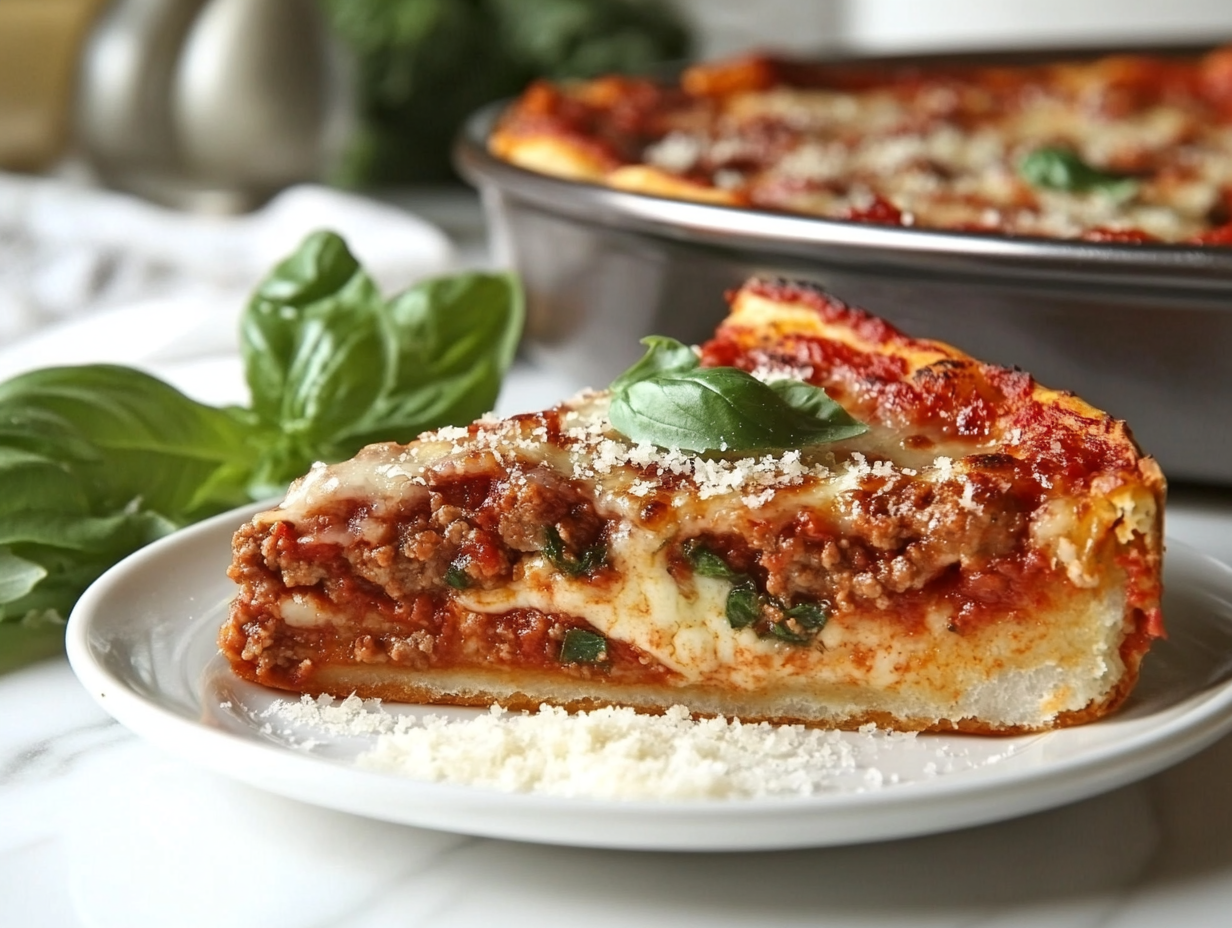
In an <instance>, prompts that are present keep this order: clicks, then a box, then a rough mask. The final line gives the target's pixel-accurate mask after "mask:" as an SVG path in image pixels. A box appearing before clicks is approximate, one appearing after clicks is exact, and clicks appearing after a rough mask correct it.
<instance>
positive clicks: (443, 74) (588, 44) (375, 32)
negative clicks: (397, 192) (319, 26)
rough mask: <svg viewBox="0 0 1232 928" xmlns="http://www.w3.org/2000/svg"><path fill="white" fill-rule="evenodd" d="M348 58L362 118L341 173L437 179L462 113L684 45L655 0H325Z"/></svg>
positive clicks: (369, 179)
mask: <svg viewBox="0 0 1232 928" xmlns="http://www.w3.org/2000/svg"><path fill="white" fill-rule="evenodd" d="M323 2H324V4H325V8H326V10H327V12H328V14H329V17H330V21H331V23H332V26H333V28H334V31H335V33H336V34H337V35H338V36H339V38H340V39H341V41H342V42H343V44H344V45H346V46H347V47H348V48H349V49H350V51H351V52H352V53H353V55H354V57H355V60H356V71H357V83H358V93H359V101H358V108H359V116H360V123H361V129H360V132H359V135H358V136H357V137H356V138H355V139H353V140H352V143H351V146H350V150H349V151H348V153H347V156H346V158H345V161H344V163H343V165H342V166H341V169H340V171H339V177H338V178H337V179H338V180H339V181H340V182H341V183H343V184H348V185H361V184H390V183H405V182H410V181H420V182H422V181H434V180H444V179H447V178H449V177H451V176H452V171H451V169H450V165H449V148H450V145H451V144H452V142H453V139H454V137H455V136H456V135H457V132H458V129H459V128H460V127H461V125H462V122H463V120H464V119H465V118H466V117H467V116H468V115H470V114H471V113H472V112H473V111H475V110H476V109H478V108H479V107H480V106H482V105H484V104H485V103H489V102H491V101H493V100H498V99H501V98H502V97H509V96H513V95H514V94H516V93H519V92H520V91H521V90H522V89H523V88H524V87H525V86H526V85H527V84H528V83H529V82H530V81H532V80H534V79H535V78H538V77H546V78H552V79H561V78H582V77H594V76H597V75H599V74H604V73H609V72H624V73H628V72H633V71H640V70H645V69H646V68H648V67H650V66H652V65H654V64H657V63H659V62H663V61H667V60H673V59H679V58H682V57H684V56H685V55H686V54H687V53H688V50H689V36H688V32H687V30H686V29H685V26H684V25H683V23H682V22H681V20H680V19H679V17H678V16H677V14H676V13H675V12H674V11H673V10H672V8H671V7H670V6H669V5H667V4H665V3H663V2H660V0H323Z"/></svg>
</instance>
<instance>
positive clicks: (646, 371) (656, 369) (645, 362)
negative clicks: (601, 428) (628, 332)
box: [609, 335, 701, 393]
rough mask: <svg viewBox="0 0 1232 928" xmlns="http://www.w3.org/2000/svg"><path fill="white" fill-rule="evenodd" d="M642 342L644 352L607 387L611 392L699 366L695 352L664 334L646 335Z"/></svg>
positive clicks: (681, 372)
mask: <svg viewBox="0 0 1232 928" xmlns="http://www.w3.org/2000/svg"><path fill="white" fill-rule="evenodd" d="M642 344H643V345H645V346H646V353H645V354H644V355H642V357H641V359H640V360H638V361H637V362H636V363H634V364H633V366H632V367H630V368H629V369H628V370H627V371H625V372H624V373H623V374H621V375H620V376H619V377H617V378H616V379H615V380H613V381H612V384H611V386H610V387H609V389H610V390H611V391H612V392H613V393H617V392H620V391H621V390H625V389H627V388H628V387H630V386H632V385H633V384H635V383H638V382H640V381H643V380H649V379H650V378H651V377H656V376H659V375H661V374H683V373H685V372H687V371H691V370H695V369H696V368H698V367H701V361H700V360H699V359H698V357H697V352H695V351H694V350H693V349H692V348H690V347H689V346H688V345H686V344H684V343H683V342H678V341H676V339H674V338H668V337H667V336H666V335H647V336H646V337H645V338H643V339H642Z"/></svg>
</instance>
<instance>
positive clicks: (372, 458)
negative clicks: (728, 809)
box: [220, 281, 1164, 733]
mask: <svg viewBox="0 0 1232 928" xmlns="http://www.w3.org/2000/svg"><path fill="white" fill-rule="evenodd" d="M699 365H700V366H699ZM711 368H719V369H720V370H718V371H717V372H715V371H711V370H710V369H711ZM733 368H734V369H738V370H733ZM741 371H743V372H749V373H751V374H752V375H753V376H752V377H749V376H746V374H744V373H740V372H741ZM699 372H700V374H705V376H704V377H703V376H700V374H699ZM684 381H690V382H691V383H702V384H703V387H702V388H701V389H700V392H699V391H698V390H697V389H693V388H690V389H692V390H693V392H690V389H684V387H682V386H681V384H682V383H683V382H684ZM635 384H636V385H637V386H636V389H635V388H634V385H635ZM716 384H718V386H716ZM750 384H752V387H750V386H749V385H750ZM805 384H810V385H813V386H816V387H822V388H824V390H825V393H828V394H829V396H830V397H832V398H833V400H836V401H837V402H838V404H841V407H842V408H839V407H838V406H836V405H835V404H833V403H830V401H829V400H828V399H826V397H825V394H824V393H822V391H820V390H810V389H809V388H808V387H807V386H805ZM686 386H687V384H686ZM766 386H769V387H771V388H772V389H771V390H769V391H766V389H765V388H766ZM758 390H760V391H761V393H758V392H757V391H758ZM767 392H768V393H770V394H774V396H771V397H770V400H774V397H779V398H786V401H785V402H784V403H780V404H779V405H778V406H775V405H774V402H777V401H774V402H770V401H766V398H765V396H763V395H762V394H766V393H767ZM699 397H700V398H699ZM818 397H820V399H818ZM763 401H766V402H767V405H765V407H764V409H765V412H764V413H762V412H759V411H758V410H760V409H762V407H760V406H758V403H761V402H763ZM788 401H789V402H788ZM750 404H751V405H750ZM826 404H829V407H830V408H828V409H827V408H824V407H825V406H826ZM772 407H773V408H772ZM750 409H752V410H753V414H752V416H751V419H750V417H749V410H750ZM784 409H787V412H786V413H785V412H784ZM848 414H850V415H848ZM741 415H745V417H746V420H747V421H744V422H743V424H742V423H741V420H740V416H741ZM725 417H726V418H725ZM784 417H786V418H784ZM793 417H794V418H793ZM780 420H782V421H784V422H787V420H790V421H789V422H787V424H788V425H789V426H791V425H793V424H794V426H800V427H801V428H802V429H803V431H799V432H798V434H801V435H803V436H804V437H803V439H801V444H800V446H799V447H788V448H784V447H782V446H781V445H782V442H781V440H780V439H781V435H782V434H784V433H783V432H782V431H781V430H780V431H778V432H776V431H775V429H776V428H777V427H778V425H780V424H782V422H780ZM856 420H858V421H856ZM716 421H717V422H718V423H719V424H718V425H717V426H716V425H715V422H716ZM614 422H615V423H616V424H613V423H614ZM810 423H813V424H818V423H820V425H819V426H818V428H817V429H814V430H813V431H811V432H810V428H811V427H812V426H811V425H810ZM860 423H863V424H865V425H867V429H865V428H864V427H863V426H862V425H860ZM642 427H645V429H648V430H649V432H648V433H647V434H650V435H651V439H650V440H647V439H646V438H645V434H643V431H644V430H643V431H639V429H642ZM708 429H709V430H711V431H714V430H715V429H718V431H719V432H721V433H722V434H720V435H719V436H718V437H717V439H715V438H714V436H711V438H712V439H714V440H713V442H712V443H711V444H709V445H708V444H707V442H706V440H702V441H701V442H700V443H699V442H697V441H694V440H693V439H694V438H695V437H696V435H695V434H694V433H698V432H699V431H700V432H701V433H705V432H706V431H707V430H708ZM724 429H728V431H724ZM690 430H692V431H690ZM789 431H790V429H789ZM752 433H756V434H753V437H752V438H748V434H752ZM631 435H632V437H630V436H631ZM664 435H666V436H667V437H666V438H664V437H662V436H664ZM675 435H680V436H681V437H680V439H679V441H673V440H672V437H673V436H675ZM703 438H704V436H703ZM776 443H778V444H779V447H774V448H767V447H765V446H767V445H775V444H776ZM759 446H761V447H759ZM696 447H701V448H709V449H710V450H701V451H698V450H685V449H686V448H696ZM750 448H758V450H749V449H750ZM1163 492H1164V481H1163V478H1162V476H1161V474H1160V472H1159V469H1158V467H1157V466H1156V464H1155V462H1154V461H1153V460H1152V459H1151V458H1149V457H1145V456H1143V455H1141V454H1140V453H1139V451H1138V449H1137V447H1136V446H1135V444H1134V442H1133V439H1132V438H1131V436H1130V434H1129V432H1128V431H1127V429H1126V427H1125V425H1124V423H1122V422H1119V421H1117V420H1115V419H1113V418H1111V417H1110V416H1108V415H1106V414H1104V413H1102V412H1100V411H1098V410H1096V409H1093V408H1092V407H1091V406H1089V405H1087V404H1086V403H1084V402H1083V401H1081V400H1079V399H1078V398H1076V397H1074V396H1072V395H1070V394H1067V393H1062V392H1057V391H1053V390H1049V389H1046V388H1044V387H1041V386H1039V385H1038V384H1036V383H1035V382H1034V381H1033V380H1032V378H1031V377H1030V376H1029V375H1028V374H1025V373H1023V372H1021V371H1015V370H1006V369H1004V368H1000V367H994V366H991V365H986V364H981V363H979V362H978V361H975V360H972V359H971V358H969V357H967V356H965V355H963V354H961V353H960V352H958V351H956V350H955V349H953V348H951V347H949V346H947V345H943V344H940V343H937V342H931V341H924V340H919V339H913V338H909V337H907V336H905V335H903V334H901V333H899V332H898V331H897V330H895V329H894V328H892V327H891V326H890V325H888V324H886V323H884V322H882V321H881V320H879V319H877V318H875V317H872V316H870V315H868V314H866V313H864V312H862V311H859V310H855V309H850V308H848V307H845V306H843V305H842V304H841V303H839V302H837V301H835V300H834V299H832V298H830V297H828V296H826V295H825V294H823V293H821V292H819V291H817V290H815V289H813V288H811V287H808V286H803V285H799V284H792V283H784V282H768V281H751V282H750V283H748V284H746V285H745V286H744V287H743V288H742V289H741V290H740V291H738V292H737V293H735V294H734V296H733V298H732V308H731V314H730V316H729V317H728V318H727V320H726V321H725V322H724V323H723V324H722V326H721V327H720V328H719V330H718V332H717V334H716V336H715V338H714V339H713V340H712V341H711V342H709V343H708V344H707V345H705V346H703V348H702V349H701V350H700V354H698V353H695V352H693V351H691V350H688V349H684V348H683V347H682V346H674V347H673V346H671V345H670V344H668V343H667V340H657V341H654V342H653V343H652V348H651V352H650V353H648V355H647V358H646V359H644V361H643V362H641V364H640V365H639V366H635V368H634V369H631V372H630V373H629V374H627V375H625V377H623V378H621V380H619V381H617V383H616V384H615V385H614V390H608V391H601V392H588V393H584V394H582V395H580V396H578V397H575V398H573V399H571V400H569V401H567V402H565V403H563V404H562V405H560V406H558V407H556V408H554V409H549V410H547V411H545V412H542V413H535V414H528V415H520V416H514V417H512V418H509V419H503V420H497V419H484V420H481V421H479V422H477V423H475V424H473V425H471V426H469V427H467V428H449V429H442V430H440V431H438V432H435V433H428V434H425V435H423V436H421V437H420V438H419V439H418V440H417V441H415V442H413V443H411V444H410V445H394V444H388V445H373V446H370V447H368V448H366V449H365V450H363V451H362V452H360V454H359V455H358V456H357V457H356V458H354V459H353V460H351V461H347V462H344V463H340V464H335V465H331V466H325V465H317V466H316V467H314V468H313V470H312V471H311V472H310V473H309V474H307V475H306V476H305V477H303V478H302V479H301V480H299V481H298V482H297V483H296V484H294V485H293V486H292V487H291V490H290V492H289V493H288V495H287V498H286V500H285V501H284V502H283V503H282V504H281V506H279V507H278V508H276V509H272V510H270V511H268V512H264V513H261V514H260V515H258V516H257V517H256V518H254V519H253V520H252V522H251V523H249V524H248V525H246V526H244V527H243V528H242V529H241V530H240V531H239V532H238V534H237V535H236V539H235V560H234V564H233V566H232V568H231V571H230V573H231V576H232V577H233V578H234V579H235V580H236V581H237V582H238V583H239V585H240V590H239V594H238V596H237V597H236V599H235V601H234V604H233V606H232V608H231V612H230V616H229V619H228V621H227V623H226V625H225V626H224V627H223V629H222V632H221V636H220V643H221V647H222V649H223V652H224V653H225V654H226V656H227V657H228V658H229V659H230V661H231V664H232V666H233V667H234V669H235V671H236V672H237V673H238V674H239V675H240V676H242V677H244V678H246V679H249V680H253V681H256V682H259V683H263V684H267V685H270V686H273V687H278V688H283V689H290V690H296V691H300V692H307V693H321V692H325V693H332V694H334V695H346V694H349V693H352V692H355V693H358V694H360V695H363V696H379V697H382V698H385V699H391V700H404V701H415V702H439V703H458V704H488V703H492V702H499V703H501V704H502V705H504V706H506V707H511V708H534V707H537V706H538V705H539V704H541V703H544V702H547V703H555V704H558V705H563V706H567V707H572V708H592V707H595V706H598V705H605V704H624V705H630V706H634V707H637V708H639V709H644V710H647V711H659V710H662V709H663V708H665V707H668V706H671V705H674V704H684V705H686V706H688V707H689V708H690V709H691V710H693V711H694V712H697V713H701V714H708V713H715V714H723V715H727V716H738V717H740V718H742V719H745V720H752V719H770V720H776V721H792V722H804V723H807V724H816V725H832V726H839V727H854V726H858V725H861V724H864V723H868V722H874V723H877V724H878V725H882V726H888V727H893V728H900V729H925V730H948V729H958V730H962V731H971V732H985V733H998V732H1017V731H1031V730H1041V729H1048V728H1052V727H1056V726H1061V725H1069V724H1075V723H1079V722H1085V721H1089V720H1092V719H1096V718H1099V717H1100V716H1102V715H1104V714H1106V713H1107V712H1109V711H1111V710H1112V709H1113V708H1115V707H1116V706H1117V705H1118V704H1120V703H1121V702H1122V701H1123V700H1124V699H1125V697H1126V696H1127V695H1128V694H1129V692H1130V690H1131V688H1132V687H1133V685H1134V682H1135V680H1136V678H1137V675H1138V668H1139V664H1140V662H1141V660H1142V658H1143V655H1144V654H1145V653H1146V651H1147V649H1148V647H1149V646H1150V642H1151V640H1152V639H1153V638H1155V637H1158V636H1159V635H1161V634H1162V624H1161V616H1160V605H1159V604H1160V593H1161V589H1160V569H1161V554H1162V536H1161V521H1162V507H1163Z"/></svg>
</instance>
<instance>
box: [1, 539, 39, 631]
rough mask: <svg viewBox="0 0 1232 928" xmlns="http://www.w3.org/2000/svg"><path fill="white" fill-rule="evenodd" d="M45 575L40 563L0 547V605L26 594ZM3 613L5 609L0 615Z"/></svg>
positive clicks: (14, 600)
mask: <svg viewBox="0 0 1232 928" xmlns="http://www.w3.org/2000/svg"><path fill="white" fill-rule="evenodd" d="M46 576H47V569H46V568H45V567H43V566H42V565H40V564H36V563H35V562H34V561H29V560H26V559H25V558H23V557H19V556H18V555H16V554H14V553H13V552H12V550H11V549H9V548H7V547H0V607H2V606H3V605H5V604H6V603H11V602H16V601H17V600H19V599H21V598H22V597H24V596H28V595H29V594H30V591H31V590H33V589H34V588H35V587H36V586H38V584H39V581H40V580H42V579H43V578H44V577H46ZM5 613H7V610H4V611H3V612H0V615H4V614H5Z"/></svg>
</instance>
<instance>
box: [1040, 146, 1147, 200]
mask: <svg viewBox="0 0 1232 928" xmlns="http://www.w3.org/2000/svg"><path fill="white" fill-rule="evenodd" d="M1018 175H1019V176H1020V177H1021V178H1022V179H1023V180H1025V181H1026V182H1027V183H1028V184H1031V185H1032V186H1033V187H1041V188H1043V189H1045V190H1064V191H1068V192H1071V193H1088V192H1092V191H1094V192H1098V193H1102V194H1105V195H1107V196H1109V197H1112V198H1113V199H1116V200H1128V199H1129V198H1130V197H1132V196H1133V195H1134V194H1135V193H1137V192H1138V182H1137V181H1135V180H1134V179H1133V178H1131V177H1125V176H1124V175H1121V174H1113V173H1111V172H1110V171H1101V170H1100V169H1099V168H1095V167H1092V166H1091V165H1089V164H1087V163H1086V162H1085V161H1083V160H1082V158H1080V157H1079V156H1078V155H1077V154H1076V153H1075V152H1073V151H1071V150H1070V149H1068V148H1061V147H1055V146H1053V147H1045V148H1037V149H1035V150H1034V151H1032V152H1030V153H1029V154H1027V155H1026V156H1025V157H1024V158H1023V159H1022V160H1021V161H1020V162H1018Z"/></svg>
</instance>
